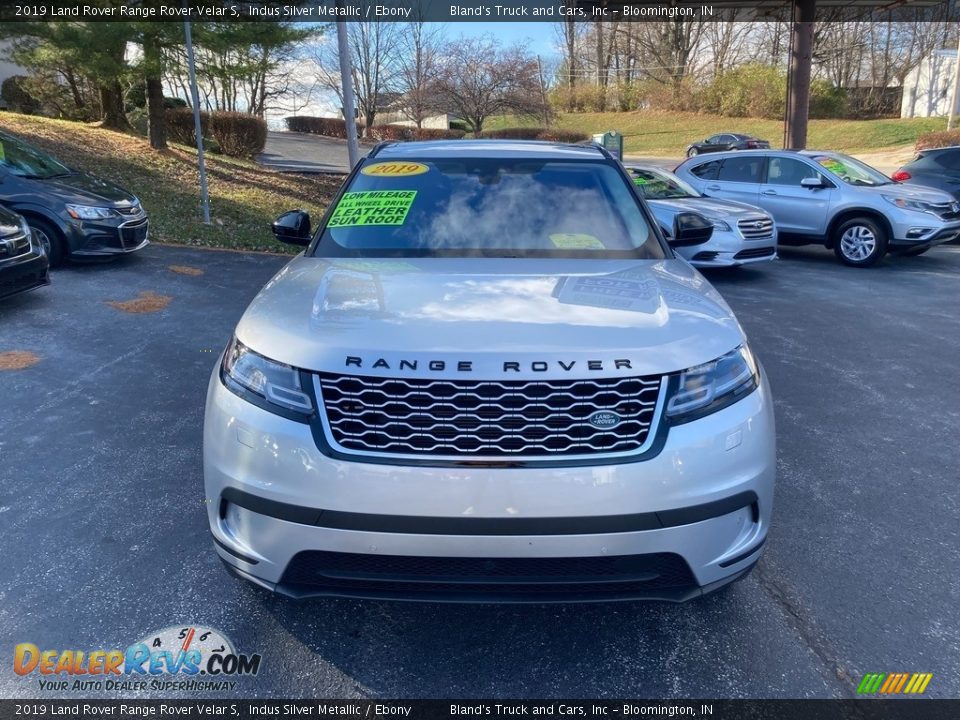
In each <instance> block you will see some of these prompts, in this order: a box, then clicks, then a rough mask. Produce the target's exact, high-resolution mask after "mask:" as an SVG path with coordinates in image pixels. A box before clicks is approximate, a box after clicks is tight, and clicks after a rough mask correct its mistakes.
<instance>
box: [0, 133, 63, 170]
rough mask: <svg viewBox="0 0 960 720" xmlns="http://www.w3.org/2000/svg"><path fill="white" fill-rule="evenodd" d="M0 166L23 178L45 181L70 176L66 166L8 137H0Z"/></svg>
mask: <svg viewBox="0 0 960 720" xmlns="http://www.w3.org/2000/svg"><path fill="white" fill-rule="evenodd" d="M0 165H2V166H3V167H5V168H7V169H8V170H9V171H10V172H11V173H13V174H14V175H19V176H20V177H25V178H37V179H46V178H52V177H58V176H61V175H69V174H70V168H68V167H67V166H66V165H63V164H61V163H59V162H58V161H56V160H54V159H53V158H52V157H51V156H49V155H47V154H46V153H45V152H41V151H40V150H37V149H36V148H32V147H30V146H29V145H27V144H26V143H22V142H20V141H19V140H15V139H14V138H12V137H10V136H9V135H0Z"/></svg>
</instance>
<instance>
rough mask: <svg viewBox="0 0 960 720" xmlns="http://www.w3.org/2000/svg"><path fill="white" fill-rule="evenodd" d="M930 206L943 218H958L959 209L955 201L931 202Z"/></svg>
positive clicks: (959, 215)
mask: <svg viewBox="0 0 960 720" xmlns="http://www.w3.org/2000/svg"><path fill="white" fill-rule="evenodd" d="M930 207H931V209H932V210H933V211H934V212H935V213H936V214H937V215H938V216H939V217H940V218H942V219H943V220H960V209H958V206H957V203H939V204H936V205H933V204H931V205H930Z"/></svg>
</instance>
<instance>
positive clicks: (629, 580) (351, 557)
mask: <svg viewBox="0 0 960 720" xmlns="http://www.w3.org/2000/svg"><path fill="white" fill-rule="evenodd" d="M280 585H281V586H282V587H285V588H286V589H288V590H290V591H292V592H293V593H294V594H303V595H309V594H311V593H314V594H324V593H326V594H332V595H360V596H368V597H369V596H373V597H376V596H383V597H391V596H393V597H396V596H402V597H414V596H430V595H435V596H437V595H439V596H444V595H446V596H456V595H473V596H477V595H485V596H490V595H510V596H511V597H513V598H514V599H517V598H518V596H527V597H526V598H525V599H529V600H537V599H539V600H544V599H562V598H564V597H571V596H573V597H576V596H584V595H600V596H618V595H620V596H622V595H638V596H639V595H643V594H644V593H651V592H656V591H661V592H665V593H669V592H671V591H672V592H682V591H688V590H691V589H693V588H695V587H696V586H697V583H696V580H695V578H694V577H693V573H692V572H691V571H690V567H689V566H688V565H687V563H686V562H685V561H684V560H683V558H681V557H680V556H679V555H675V554H673V553H649V554H645V555H614V556H608V555H605V556H599V557H544V558H502V557H501V558H489V557H420V556H412V555H367V554H362V553H340V552H324V551H319V550H308V551H304V552H300V553H297V554H296V555H295V556H294V557H293V559H292V560H291V561H290V564H289V565H288V566H287V568H286V570H285V572H284V574H283V578H282V580H281V581H280Z"/></svg>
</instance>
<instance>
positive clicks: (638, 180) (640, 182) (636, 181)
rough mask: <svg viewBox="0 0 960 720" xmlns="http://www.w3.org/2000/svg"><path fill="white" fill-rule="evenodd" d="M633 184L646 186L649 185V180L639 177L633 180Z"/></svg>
mask: <svg viewBox="0 0 960 720" xmlns="http://www.w3.org/2000/svg"><path fill="white" fill-rule="evenodd" d="M633 184H634V185H646V184H647V179H646V178H642V177H639V176H638V177H635V178H633Z"/></svg>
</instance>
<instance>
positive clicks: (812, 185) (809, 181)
mask: <svg viewBox="0 0 960 720" xmlns="http://www.w3.org/2000/svg"><path fill="white" fill-rule="evenodd" d="M823 186H824V185H823V180H821V179H820V178H803V180H801V181H800V187H805V188H807V189H808V190H819V189H820V188H822V187H823Z"/></svg>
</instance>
